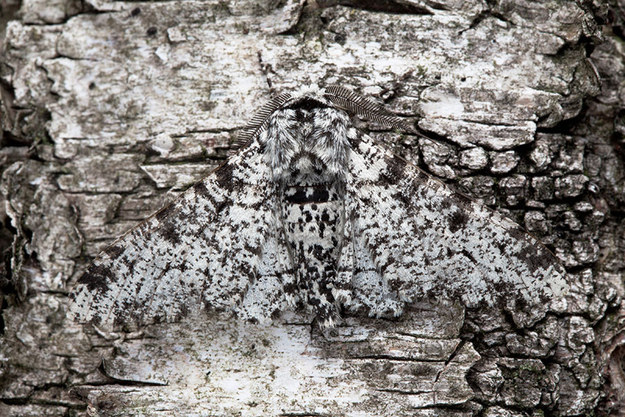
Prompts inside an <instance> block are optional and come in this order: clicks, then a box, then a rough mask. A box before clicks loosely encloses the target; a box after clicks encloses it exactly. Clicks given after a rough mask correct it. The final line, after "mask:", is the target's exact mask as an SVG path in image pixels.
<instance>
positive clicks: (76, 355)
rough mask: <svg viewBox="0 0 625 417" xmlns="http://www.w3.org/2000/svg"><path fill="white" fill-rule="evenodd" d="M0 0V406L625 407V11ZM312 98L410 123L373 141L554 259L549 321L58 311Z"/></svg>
mask: <svg viewBox="0 0 625 417" xmlns="http://www.w3.org/2000/svg"><path fill="white" fill-rule="evenodd" d="M0 4H1V5H2V13H3V14H2V18H0V33H1V35H0V36H2V41H3V51H2V59H1V60H0V75H1V77H2V78H1V80H0V92H1V93H2V95H1V100H2V102H1V105H2V107H1V109H2V110H1V114H0V117H1V120H2V138H1V141H2V149H1V150H0V168H1V170H2V179H1V182H0V190H1V192H2V198H3V200H4V204H3V211H2V215H3V225H4V228H3V229H2V234H1V235H0V244H1V245H2V246H1V247H2V249H3V253H4V260H5V262H4V264H3V265H2V273H3V276H2V278H0V286H1V287H0V288H1V289H2V291H3V295H2V297H3V298H2V315H1V320H0V332H1V334H0V400H1V401H0V415H8V416H30V415H32V416H39V415H50V416H56V415H172V413H177V414H178V415H192V414H194V413H195V414H199V415H206V414H209V413H212V415H228V416H229V415H285V416H286V415H299V416H304V415H328V416H331V415H332V416H334V415H371V416H380V415H389V416H391V415H392V416H400V415H428V416H430V415H440V416H452V415H453V416H456V415H476V414H479V415H485V416H496V415H506V416H521V415H539V414H541V413H549V414H554V415H568V416H572V415H585V414H592V413H600V414H609V413H612V414H614V415H622V413H623V410H624V409H625V405H624V404H625V398H624V397H625V395H624V394H623V392H625V372H624V371H623V366H624V365H623V358H624V357H625V307H624V305H623V304H622V297H623V295H624V294H625V289H624V277H625V275H624V273H625V260H624V259H623V253H625V220H624V219H623V207H625V206H624V204H625V190H624V185H625V180H624V176H623V158H624V156H625V153H624V151H623V149H624V147H625V139H624V138H625V117H624V114H625V111H624V110H623V108H624V107H625V105H624V102H625V89H624V88H625V87H624V86H625V83H624V80H623V74H624V73H625V68H624V67H625V64H624V60H623V56H624V53H625V51H624V50H623V38H624V36H623V27H624V26H623V20H622V19H623V11H622V8H623V6H622V5H621V6H619V5H618V4H617V3H600V2H596V3H590V2H587V3H575V2H562V1H553V2H536V3H533V2H524V1H520V2H519V1H516V2H506V1H501V2H481V1H468V2H454V1H449V2H429V1H423V2H420V1H404V0H397V1H386V2H355V1H319V0H318V1H317V2H313V1H307V2H305V1H303V0H302V1H290V0H287V1H283V2H278V1H266V2H260V3H259V2H252V1H249V2H248V1H239V2H217V1H206V2H192V1H180V2H176V1H163V2H156V3H135V2H108V1H103V0H102V1H101V0H87V1H83V2H79V1H72V0H67V1H63V0H58V1H52V2H51V1H43V0H30V1H28V0H25V1H23V2H22V3H21V4H17V3H14V2H11V1H4V2H2V3H0ZM619 7H620V8H619ZM310 84H319V85H327V84H342V85H346V86H350V87H351V88H353V89H354V90H355V91H358V92H360V93H364V94H367V95H371V96H373V97H376V98H377V99H378V100H380V101H382V102H384V103H385V104H386V106H387V108H388V109H389V110H391V111H393V112H395V113H396V114H398V115H401V116H404V117H406V119H407V120H411V121H414V122H416V123H417V126H418V127H419V128H421V129H422V130H423V132H424V133H425V134H426V136H428V137H429V139H426V138H423V137H418V136H411V135H402V136H401V137H400V136H398V135H397V134H395V133H393V132H390V131H384V130H379V129H376V127H375V126H369V128H370V129H371V134H372V135H373V136H375V137H377V138H378V139H380V140H382V141H384V142H386V143H387V144H388V146H389V147H392V148H393V149H394V150H395V152H397V153H399V154H401V155H403V156H405V157H406V158H408V159H410V160H412V161H413V162H415V163H416V164H418V165H419V166H420V167H421V168H423V169H424V170H426V171H428V172H430V173H431V174H433V175H435V176H437V177H439V178H441V179H443V180H445V181H446V182H448V183H449V184H450V185H452V186H453V187H455V188H457V189H459V190H462V191H464V192H466V193H468V194H470V195H471V196H473V197H475V198H479V199H481V200H483V201H484V202H485V203H486V204H488V205H490V206H491V207H493V208H496V209H497V210H499V211H501V212H502V213H504V214H506V215H508V216H510V217H511V218H512V219H514V220H516V221H517V222H519V223H520V224H521V225H523V226H524V227H526V228H527V229H528V230H529V231H530V232H531V233H532V234H534V235H535V236H536V237H537V238H539V239H540V240H541V241H542V242H543V243H545V244H546V245H548V246H549V247H550V248H551V249H553V250H554V252H555V253H556V255H557V256H558V257H559V258H560V259H561V261H562V263H563V264H564V266H565V267H566V268H567V269H568V271H569V273H570V276H569V279H570V283H571V291H570V293H569V295H568V296H567V297H566V299H564V300H562V301H561V303H560V305H559V307H558V311H556V312H553V313H550V314H548V315H547V316H546V317H545V318H544V319H542V320H541V321H539V322H538V323H535V324H533V325H532V326H531V327H530V328H523V329H520V328H518V327H517V326H516V325H515V320H513V319H512V317H510V316H509V315H505V314H502V313H501V312H497V311H472V310H466V309H464V308H462V307H461V306H459V305H453V306H449V305H447V304H437V303H436V302H435V301H436V300H432V302H431V303H423V304H419V305H415V306H414V308H413V309H412V310H411V311H410V312H409V313H407V314H405V315H404V316H402V318H401V320H399V321H398V322H388V321H384V320H370V319H358V318H353V319H350V321H349V322H348V323H347V324H346V325H345V326H344V327H339V328H335V329H331V330H328V331H326V332H325V333H324V334H321V333H320V332H319V330H317V329H314V328H313V329H312V330H311V327H310V326H309V325H307V324H305V323H306V322H305V320H304V318H301V317H297V316H293V317H287V318H285V319H284V320H283V322H281V323H276V324H275V325H274V326H268V327H258V326H252V325H244V324H240V323H233V322H231V321H228V320H224V319H223V318H220V317H210V318H209V317H205V316H203V317H200V318H198V319H196V320H186V321H185V322H183V323H180V324H176V325H166V326H165V325H162V326H150V327H148V328H145V329H141V331H139V332H135V333H115V334H106V333H102V332H99V331H97V330H93V329H89V328H84V329H83V328H82V327H80V326H77V325H75V324H72V323H69V322H68V321H67V320H66V319H65V311H66V308H67V300H68V298H67V294H68V291H69V290H70V289H71V287H72V285H73V283H74V282H75V280H76V279H77V278H78V276H80V274H81V272H82V271H84V268H85V267H86V265H87V264H88V261H89V259H91V257H93V256H95V255H96V254H97V253H98V251H99V250H101V249H102V248H104V247H105V246H106V245H107V244H108V243H110V242H111V240H112V239H113V238H114V237H116V236H118V235H120V234H121V233H123V232H124V231H126V230H128V229H129V228H130V227H132V226H134V225H136V224H137V223H138V222H139V221H140V220H142V219H144V218H146V217H147V216H149V215H150V214H151V213H152V212H153V211H155V210H156V209H158V208H159V207H161V206H162V205H163V204H164V203H165V202H166V201H167V200H169V199H171V198H172V197H173V196H174V195H177V194H178V193H179V191H180V190H182V189H184V188H185V187H186V186H187V185H188V184H190V183H192V182H193V181H195V180H197V179H199V178H201V177H202V176H203V175H204V174H206V173H207V172H210V170H211V169H212V168H214V167H215V166H217V165H218V164H219V163H220V162H221V161H222V160H224V159H225V158H226V157H227V154H228V151H229V149H230V147H231V143H232V140H233V139H234V138H235V136H236V132H237V130H238V129H240V128H241V127H242V126H243V125H244V123H245V122H246V121H247V120H248V119H249V118H250V117H251V116H252V115H253V113H254V111H255V110H256V109H257V107H258V106H259V105H261V104H262V103H263V102H264V101H265V100H266V99H268V98H269V97H270V96H271V95H272V94H274V93H276V92H283V91H286V90H291V89H296V88H299V87H301V86H306V85H310ZM619 413H620V414H619Z"/></svg>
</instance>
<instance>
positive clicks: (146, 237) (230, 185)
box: [70, 142, 289, 327]
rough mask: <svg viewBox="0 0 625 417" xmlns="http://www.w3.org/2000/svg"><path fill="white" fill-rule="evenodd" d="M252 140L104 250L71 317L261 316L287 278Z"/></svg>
mask: <svg viewBox="0 0 625 417" xmlns="http://www.w3.org/2000/svg"><path fill="white" fill-rule="evenodd" d="M259 147H260V145H259V144H258V143H257V142H254V143H251V144H250V145H249V146H248V147H246V148H244V149H243V150H242V151H241V152H240V153H238V154H237V155H235V156H234V157H232V158H231V159H230V160H229V161H228V162H227V163H225V164H224V165H222V166H221V167H220V168H218V169H217V170H215V171H214V172H213V173H212V174H211V175H209V176H208V177H207V178H205V179H204V180H202V181H201V182H199V183H197V184H196V185H194V186H193V187H191V188H190V189H189V190H187V191H186V192H184V193H183V194H182V196H181V197H180V198H179V199H178V200H177V201H175V202H174V203H173V204H171V205H169V206H168V207H166V208H164V209H163V210H161V211H160V212H158V213H157V214H156V215H154V216H153V217H151V218H149V219H148V220H146V221H145V222H144V223H142V224H141V225H139V226H138V227H137V228H135V229H133V230H131V231H130V232H128V233H127V234H126V235H124V236H122V237H121V238H120V239H118V240H117V241H116V242H115V243H114V244H113V245H112V246H110V247H109V248H108V249H106V250H105V251H104V252H103V253H102V254H101V255H100V256H99V257H98V258H97V259H96V260H95V261H94V262H93V264H91V266H90V267H89V268H88V270H87V271H86V272H85V274H84V275H83V276H82V277H81V278H80V279H79V282H78V285H77V287H76V288H75V290H74V292H73V293H72V298H73V303H72V305H71V307H70V316H72V317H73V318H74V319H76V320H78V321H80V322H93V323H96V324H99V325H102V326H105V327H110V326H111V325H121V324H135V325H143V324H149V323H154V322H160V321H176V320H178V319H180V318H181V317H183V316H185V315H187V314H188V313H191V312H194V311H198V310H201V309H204V308H206V309H209V310H211V309H215V310H226V311H235V312H237V313H238V315H240V316H242V317H243V318H247V319H258V320H264V319H266V318H267V314H270V313H271V312H273V311H275V310H282V309H284V308H285V306H284V305H283V304H284V302H285V300H284V295H283V293H282V288H283V281H284V280H286V281H288V280H289V272H288V271H287V269H288V267H287V266H286V265H287V263H286V261H285V260H286V253H285V252H284V249H283V248H284V245H283V244H281V243H280V242H279V239H280V238H279V236H278V235H277V234H276V230H278V228H277V227H276V219H275V216H274V213H275V210H273V209H272V207H271V205H272V204H273V200H272V199H271V198H270V195H269V194H270V193H271V192H272V190H273V187H272V186H271V184H269V178H270V176H269V168H268V166H267V164H266V163H265V161H264V160H263V155H262V152H260V150H259Z"/></svg>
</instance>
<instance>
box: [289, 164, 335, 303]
mask: <svg viewBox="0 0 625 417" xmlns="http://www.w3.org/2000/svg"><path fill="white" fill-rule="evenodd" d="M342 189H343V184H342V182H341V181H340V180H339V179H338V178H337V176H336V175H334V174H330V173H328V172H327V170H326V169H325V166H324V164H323V163H322V162H321V161H320V160H319V159H318V158H316V157H315V156H313V155H311V154H302V155H299V156H298V157H297V158H295V160H294V161H293V163H292V165H291V168H290V170H289V173H288V177H287V178H286V179H285V182H284V183H283V190H282V197H281V200H282V201H281V206H282V214H283V220H284V223H283V224H284V233H285V238H286V241H287V242H288V245H289V250H290V253H291V256H292V262H293V267H294V269H295V270H296V275H297V283H298V287H299V288H300V290H301V291H302V292H303V294H302V296H303V297H302V298H303V299H304V300H306V301H307V302H308V303H309V304H311V305H312V306H313V307H315V308H317V309H322V310H323V309H325V308H326V307H327V306H329V305H330V304H332V303H333V301H334V300H333V297H332V292H331V284H332V282H333V281H335V279H334V278H335V277H336V270H337V266H338V265H337V264H338V259H339V255H340V251H341V244H342V235H343V226H344V224H345V216H344V201H343V198H342V195H343V192H342Z"/></svg>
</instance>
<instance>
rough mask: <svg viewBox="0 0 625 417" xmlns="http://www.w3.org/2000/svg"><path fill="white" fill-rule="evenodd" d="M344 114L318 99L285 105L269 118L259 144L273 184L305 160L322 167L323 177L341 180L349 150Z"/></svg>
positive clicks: (349, 124)
mask: <svg viewBox="0 0 625 417" xmlns="http://www.w3.org/2000/svg"><path fill="white" fill-rule="evenodd" d="M350 128H351V121H350V118H349V116H348V115H347V113H345V112H344V111H343V110H340V109H337V108H335V107H334V106H332V105H331V104H330V103H329V102H327V101H326V100H325V99H323V98H320V97H317V96H302V97H298V98H294V99H292V100H289V101H287V102H286V103H284V104H283V106H281V108H279V109H277V110H276V111H274V112H273V113H272V114H271V116H269V118H268V121H267V128H266V129H265V130H264V131H263V132H261V134H260V136H259V140H260V142H261V145H262V146H263V147H264V149H265V156H266V160H267V162H268V163H269V165H270V167H271V169H272V172H273V177H274V180H276V181H277V180H280V179H284V177H285V175H288V174H289V173H290V172H291V171H292V170H294V169H296V167H297V165H298V163H299V164H300V165H301V159H302V158H307V159H309V160H311V161H312V162H313V165H314V162H317V161H318V162H320V163H321V164H322V165H323V171H324V172H323V174H324V175H326V176H328V178H330V177H339V178H341V177H342V176H343V173H344V172H345V170H346V164H347V156H348V153H349V150H350V145H349V141H348V140H347V137H348V131H349V130H350Z"/></svg>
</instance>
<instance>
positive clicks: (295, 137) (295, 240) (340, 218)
mask: <svg viewBox="0 0 625 417" xmlns="http://www.w3.org/2000/svg"><path fill="white" fill-rule="evenodd" d="M354 115H355V116H359V117H361V118H367V119H370V120H373V121H376V122H379V123H383V124H387V125H391V126H395V127H397V126H399V125H400V124H401V123H402V122H400V121H399V119H397V118H395V117H393V116H390V115H388V114H387V113H385V112H384V110H382V109H381V108H380V107H379V106H377V105H376V104H375V103H374V102H373V101H371V100H369V99H366V98H362V97H360V96H358V95H356V94H354V93H352V92H351V91H349V90H346V89H344V88H341V87H329V88H327V89H325V90H321V91H318V92H317V93H315V94H305V95H302V96H299V97H294V98H292V97H291V96H290V95H288V94H284V95H281V96H278V97H276V98H274V99H273V100H272V101H271V102H270V103H268V104H267V105H266V106H265V107H263V108H262V109H261V111H260V112H259V114H258V115H257V116H256V117H254V119H252V121H251V122H250V124H249V125H248V126H247V128H246V129H245V131H244V133H243V135H242V139H243V140H244V141H245V142H246V144H245V145H244V146H243V148H242V149H241V150H240V151H239V152H238V153H237V154H236V155H235V156H234V157H232V158H231V159H230V160H229V161H228V162H226V163H225V164H223V165H222V166H221V167H219V168H217V169H216V170H215V171H214V172H213V173H212V174H210V175H209V176H208V177H206V178H205V179H204V180H202V181H201V182H199V183H197V184H196V185H195V186H193V187H192V188H190V189H189V190H187V191H186V192H185V193H184V194H182V196H181V197H180V198H179V199H178V200H177V201H176V202H174V203H173V204H171V205H170V206H168V207H165V208H164V209H162V210H161V211H159V212H158V213H156V214H155V215H154V216H153V217H151V218H149V219H148V220H147V221H145V222H143V223H142V224H140V225H139V226H138V227H137V228H135V229H133V230H131V231H130V232H129V233H127V234H126V235H124V236H122V237H121V238H120V239H118V240H117V241H116V242H115V243H114V244H113V245H112V246H110V247H109V248H108V249H106V250H105V251H104V252H103V253H102V254H101V255H100V256H99V257H98V258H97V259H96V260H95V261H94V262H93V264H92V265H91V266H90V267H89V268H88V270H87V271H86V273H85V274H84V275H83V276H82V277H81V278H80V280H79V282H78V286H77V288H76V289H75V291H74V293H73V294H72V296H73V300H74V302H73V304H72V306H71V309H70V311H71V315H73V316H74V318H75V319H77V320H79V321H83V322H93V323H96V324H100V325H107V326H108V325H120V324H136V325H142V324H148V323H153V322H160V321H175V320H178V319H180V318H181V317H183V316H185V315H187V314H189V313H191V312H195V311H198V310H201V309H206V310H209V311H231V312H234V313H235V314H236V315H237V316H239V317H241V318H244V319H248V320H252V321H259V322H265V321H268V320H270V319H271V317H274V316H276V315H279V313H280V312H282V311H285V310H287V309H297V308H300V309H302V308H303V309H307V310H309V311H311V312H312V313H314V315H315V316H316V318H317V319H318V320H319V321H320V322H321V323H323V324H326V325H328V324H331V323H332V321H333V320H334V319H336V318H337V317H338V316H339V315H340V314H341V313H343V314H352V313H354V314H368V315H370V316H375V317H393V316H398V315H400V314H401V313H402V310H403V309H404V307H405V305H406V304H407V303H410V302H412V301H415V300H418V299H421V298H434V299H438V298H446V299H452V300H461V301H462V302H463V303H464V304H465V305H467V306H469V307H475V306H479V305H481V304H484V305H494V304H496V303H499V302H501V301H502V300H504V301H510V300H512V301H514V302H517V303H523V304H525V305H530V306H531V305H536V306H538V305H542V304H543V303H545V302H547V301H548V300H550V299H552V298H553V297H556V296H559V295H561V294H562V292H563V291H564V289H565V280H564V271H563V269H562V267H561V266H560V265H559V263H558V261H557V260H556V258H555V257H554V256H553V254H552V253H551V252H549V250H547V249H546V248H545V247H544V246H542V245H541V244H540V243H538V242H537V241H536V240H535V239H533V238H532V237H531V236H529V235H528V234H527V233H526V232H524V231H523V230H522V229H521V228H520V227H519V226H518V225H516V224H515V223H513V222H511V221H509V220H507V219H505V218H504V217H502V216H501V215H499V214H497V213H496V212H493V211H491V210H490V209H488V208H486V207H484V206H483V205H481V204H479V203H477V202H474V201H472V200H470V199H467V198H466V197H464V196H462V195H459V194H457V193H454V192H452V191H451V190H450V189H449V188H448V187H447V186H445V185H444V184H442V183H441V182H439V181H437V180H435V179H432V178H431V177H429V176H428V175H427V174H425V173H424V172H422V171H421V170H419V169H418V168H417V167H415V166H413V165H411V164H410V163H408V162H406V161H405V160H404V159H402V158H400V157H398V156H396V155H393V154H392V153H391V152H389V151H388V150H386V149H385V148H384V147H383V146H381V145H380V144H379V143H376V142H375V141H374V140H373V139H372V138H371V137H369V136H367V135H366V134H364V133H362V132H360V131H358V130H357V129H356V128H354V126H353V124H352V122H351V119H350V116H354Z"/></svg>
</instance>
